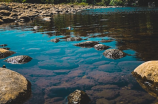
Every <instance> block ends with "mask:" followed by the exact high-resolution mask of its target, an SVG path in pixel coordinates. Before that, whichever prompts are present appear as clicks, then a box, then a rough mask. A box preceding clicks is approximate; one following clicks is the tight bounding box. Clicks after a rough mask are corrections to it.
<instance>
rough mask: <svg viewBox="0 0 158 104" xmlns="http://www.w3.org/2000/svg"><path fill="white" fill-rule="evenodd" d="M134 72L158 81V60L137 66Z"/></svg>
mask: <svg viewBox="0 0 158 104" xmlns="http://www.w3.org/2000/svg"><path fill="white" fill-rule="evenodd" d="M133 73H136V74H137V75H139V76H141V77H142V78H145V79H147V80H150V81H153V82H158V61H147V62H145V63H143V64H141V65H139V66H138V67H137V68H135V69H134V71H133Z"/></svg>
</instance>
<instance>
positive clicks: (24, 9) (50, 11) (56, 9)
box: [0, 2, 105, 23]
mask: <svg viewBox="0 0 158 104" xmlns="http://www.w3.org/2000/svg"><path fill="white" fill-rule="evenodd" d="M92 8H105V6H82V5H73V6H72V5H52V4H30V3H3V2H2V3H1V4H0V23H10V22H22V23H23V22H28V21H30V20H32V19H33V18H34V17H37V16H39V17H42V18H43V20H46V21H51V16H52V15H54V14H65V13H77V12H79V11H81V10H83V9H92Z"/></svg>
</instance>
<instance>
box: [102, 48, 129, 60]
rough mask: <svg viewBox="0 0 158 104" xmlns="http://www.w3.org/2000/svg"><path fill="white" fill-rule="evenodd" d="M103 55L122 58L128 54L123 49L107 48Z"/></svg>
mask: <svg viewBox="0 0 158 104" xmlns="http://www.w3.org/2000/svg"><path fill="white" fill-rule="evenodd" d="M103 55H104V56H105V57H106V58H110V59H120V58H122V57H124V56H126V54H125V53H124V52H122V51H120V50H119V49H108V50H105V51H104V53H103Z"/></svg>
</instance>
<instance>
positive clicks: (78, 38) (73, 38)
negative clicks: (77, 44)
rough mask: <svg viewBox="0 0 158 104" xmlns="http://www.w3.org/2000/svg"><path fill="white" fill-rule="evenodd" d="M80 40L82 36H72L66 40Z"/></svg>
mask: <svg viewBox="0 0 158 104" xmlns="http://www.w3.org/2000/svg"><path fill="white" fill-rule="evenodd" d="M80 40H82V38H80V37H70V38H67V39H66V41H80Z"/></svg>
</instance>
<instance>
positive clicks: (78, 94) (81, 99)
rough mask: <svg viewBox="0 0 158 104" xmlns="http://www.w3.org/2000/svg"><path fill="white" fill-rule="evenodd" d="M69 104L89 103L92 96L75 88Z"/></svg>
mask: <svg viewBox="0 0 158 104" xmlns="http://www.w3.org/2000/svg"><path fill="white" fill-rule="evenodd" d="M67 99H68V104H88V103H89V102H90V98H89V97H88V95H87V94H86V93H85V92H84V91H81V90H75V91H74V92H73V93H71V94H69V96H68V98H67Z"/></svg>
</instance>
